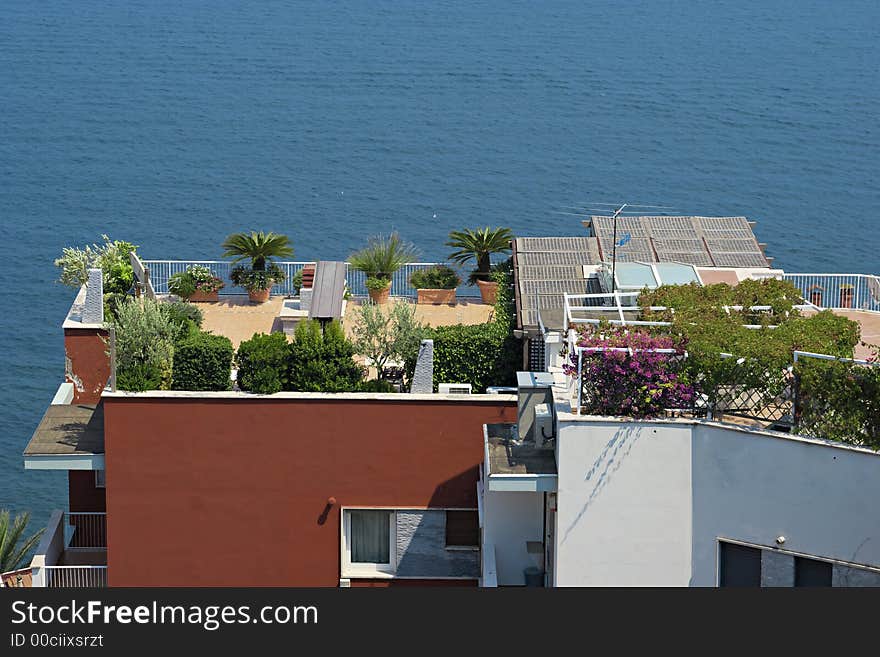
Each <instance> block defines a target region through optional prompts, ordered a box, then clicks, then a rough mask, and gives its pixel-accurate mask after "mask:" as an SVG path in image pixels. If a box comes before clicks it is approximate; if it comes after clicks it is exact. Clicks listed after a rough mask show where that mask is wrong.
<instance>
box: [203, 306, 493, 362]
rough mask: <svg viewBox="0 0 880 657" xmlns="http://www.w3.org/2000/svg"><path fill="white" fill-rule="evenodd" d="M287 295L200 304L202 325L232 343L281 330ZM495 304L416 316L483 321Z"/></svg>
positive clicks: (437, 321)
mask: <svg viewBox="0 0 880 657" xmlns="http://www.w3.org/2000/svg"><path fill="white" fill-rule="evenodd" d="M283 300H284V297H272V298H271V299H269V301H267V302H266V303H262V304H252V303H250V301H248V298H247V297H246V296H229V297H220V301H216V302H208V303H197V304H196V305H197V306H198V307H199V308H200V309H201V311H202V314H203V315H204V318H205V319H204V323H203V324H202V328H204V329H205V330H206V331H211V332H212V333H216V334H217V335H225V336H226V337H228V338H229V339H230V340H232V344H233V346H234V347H235V348H236V349H237V348H238V345H239V344H241V343H242V342H243V341H245V340H249V339H250V338H251V337H252V336H253V335H254V333H271V332H272V331H280V330H281V324H280V322H279V321H278V313H279V312H280V310H281V304H282V302H283ZM391 303H410V302H409V301H407V300H405V299H392V300H391ZM358 304H359V302H358V300H357V299H352V300H351V301H349V302H348V304H347V307H346V311H345V317H344V318H343V325H344V327H345V332H346V334H347V335H349V336H351V327H352V325H353V324H354V322H355V317H356V313H357V306H358ZM492 312H493V307H492V306H487V305H485V304H483V303H480V301H479V299H461V300H459V302H458V303H457V304H455V305H454V306H450V305H439V306H428V305H416V317H417V318H418V319H419V320H420V321H421V322H423V323H425V324H427V325H428V326H448V325H451V324H482V323H483V322H487V321H489V320H490V319H491V317H492Z"/></svg>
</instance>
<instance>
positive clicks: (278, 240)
mask: <svg viewBox="0 0 880 657" xmlns="http://www.w3.org/2000/svg"><path fill="white" fill-rule="evenodd" d="M223 248H224V249H225V251H224V252H223V255H224V256H225V257H232V258H233V260H232V261H233V262H240V261H242V260H246V259H247V258H250V261H251V266H250V267H249V268H248V267H246V266H245V265H238V266H237V267H235V268H233V270H232V272H230V275H229V278H230V279H231V280H232V283H233V284H234V285H237V286H239V287H243V288H244V289H246V290H247V292H248V297H249V298H250V300H251V302H252V303H264V302H266V301H268V300H269V293H270V292H271V290H272V286H273V285H276V284H277V283H281V282H282V281H283V280H284V271H283V270H282V269H281V267H279V266H278V265H276V264H275V263H274V262H272V258H283V257H288V258H289V257H290V256H292V255H293V248H292V247H291V246H290V238H288V237H287V235H279V234H276V233H272V232H268V233H264V232H263V231H260V232H259V233H257V232H254V231H251V232H250V233H235V234H233V235H230V236H229V237H227V238H226V241H225V242H223Z"/></svg>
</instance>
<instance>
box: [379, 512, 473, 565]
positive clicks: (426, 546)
mask: <svg viewBox="0 0 880 657" xmlns="http://www.w3.org/2000/svg"><path fill="white" fill-rule="evenodd" d="M396 515H397V576H398V577H472V578H474V579H476V578H478V577H479V576H480V552H479V550H461V549H457V550H448V549H446V511H442V510H426V511H398V512H397V514H396Z"/></svg>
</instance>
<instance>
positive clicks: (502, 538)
mask: <svg viewBox="0 0 880 657" xmlns="http://www.w3.org/2000/svg"><path fill="white" fill-rule="evenodd" d="M483 517H484V520H483V544H484V545H485V544H487V543H492V544H494V545H495V567H496V572H497V573H498V584H499V586H522V585H524V584H525V578H524V576H523V570H525V569H526V568H528V567H529V566H539V567H540V566H542V565H543V564H542V563H541V559H540V558H539V559H538V563H535V558H533V557H532V556H530V555H529V553H528V552H527V551H526V541H543V532H544V494H543V493H525V492H514V491H491V490H488V489H487V490H485V492H484V494H483Z"/></svg>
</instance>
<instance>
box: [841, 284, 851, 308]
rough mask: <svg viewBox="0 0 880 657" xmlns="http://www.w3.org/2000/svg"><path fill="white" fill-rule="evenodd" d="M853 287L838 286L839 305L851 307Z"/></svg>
mask: <svg viewBox="0 0 880 657" xmlns="http://www.w3.org/2000/svg"><path fill="white" fill-rule="evenodd" d="M852 302H853V289H852V288H851V287H841V288H840V307H841V308H852Z"/></svg>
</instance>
